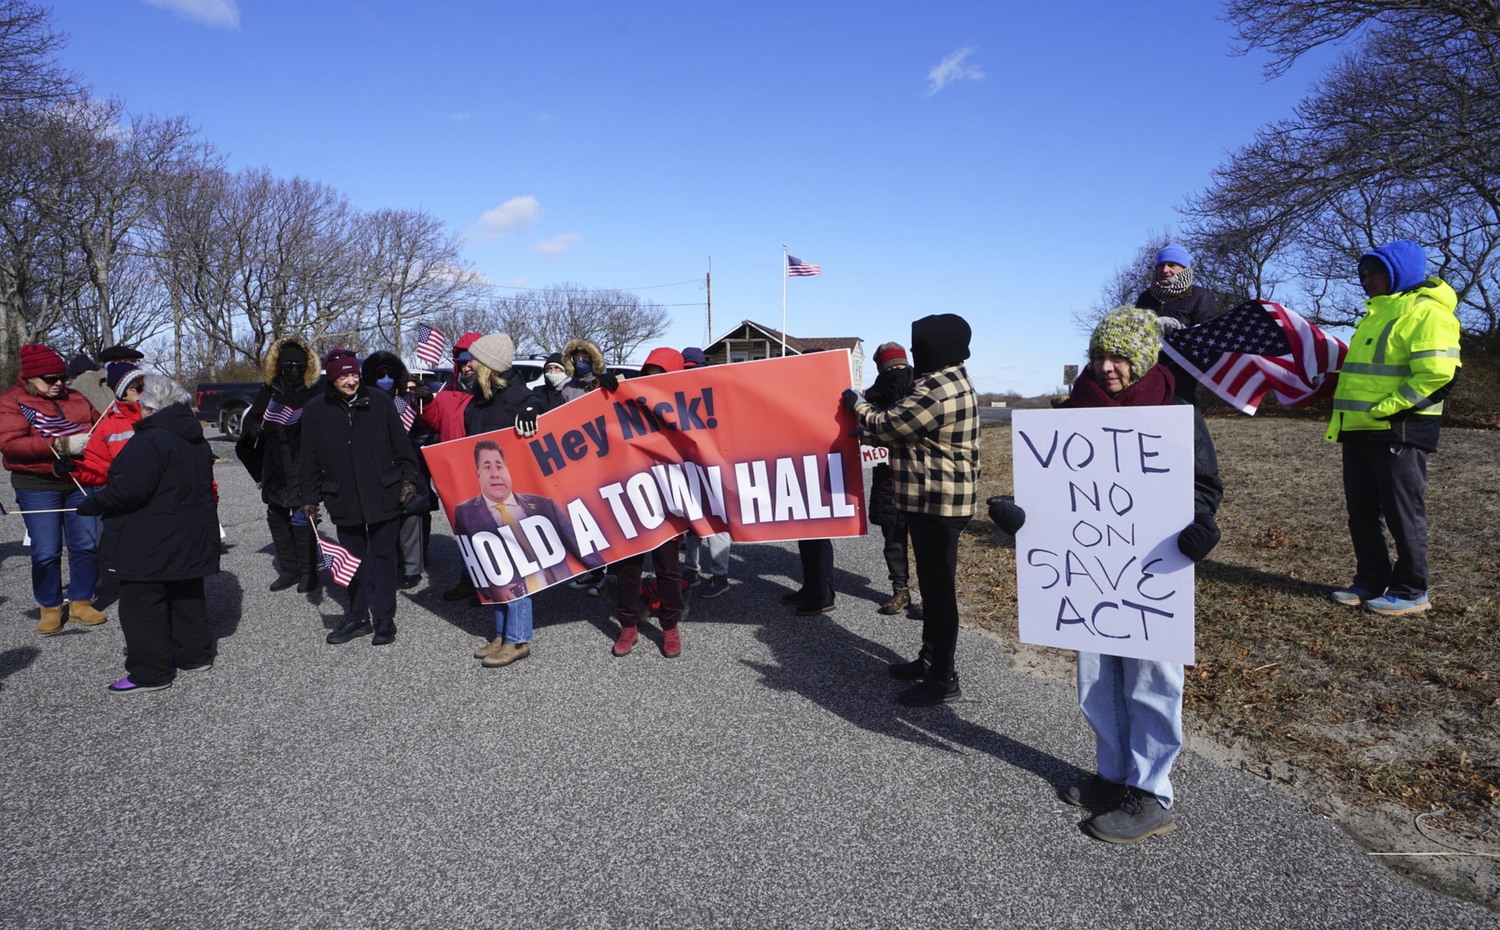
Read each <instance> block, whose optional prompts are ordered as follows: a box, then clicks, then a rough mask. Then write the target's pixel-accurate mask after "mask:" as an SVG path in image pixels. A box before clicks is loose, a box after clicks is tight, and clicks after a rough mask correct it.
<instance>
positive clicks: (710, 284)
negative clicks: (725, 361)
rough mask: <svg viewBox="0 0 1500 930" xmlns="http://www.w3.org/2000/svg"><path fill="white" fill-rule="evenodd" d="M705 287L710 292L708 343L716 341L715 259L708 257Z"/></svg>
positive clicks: (704, 278)
mask: <svg viewBox="0 0 1500 930" xmlns="http://www.w3.org/2000/svg"><path fill="white" fill-rule="evenodd" d="M703 286H704V288H705V289H706V290H707V291H708V341H709V342H710V343H712V342H713V341H714V259H713V256H712V255H710V256H709V257H708V271H707V272H706V273H705V274H704V275H703Z"/></svg>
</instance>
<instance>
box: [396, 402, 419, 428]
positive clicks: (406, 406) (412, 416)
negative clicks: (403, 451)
mask: <svg viewBox="0 0 1500 930" xmlns="http://www.w3.org/2000/svg"><path fill="white" fill-rule="evenodd" d="M391 399H392V400H394V401H395V402H396V413H397V414H399V415H400V417H401V425H402V427H404V428H405V429H406V431H407V432H408V433H409V432H411V425H412V424H413V423H415V422H417V408H416V407H413V406H412V405H411V404H410V403H408V402H407V400H406V398H404V397H400V396H397V397H393V398H391Z"/></svg>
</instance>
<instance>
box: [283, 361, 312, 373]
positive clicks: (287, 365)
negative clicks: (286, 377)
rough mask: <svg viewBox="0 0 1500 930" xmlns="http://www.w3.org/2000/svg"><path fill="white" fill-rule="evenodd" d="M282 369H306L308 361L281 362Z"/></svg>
mask: <svg viewBox="0 0 1500 930" xmlns="http://www.w3.org/2000/svg"><path fill="white" fill-rule="evenodd" d="M281 370H282V371H306V370H307V363H306V362H282V363H281Z"/></svg>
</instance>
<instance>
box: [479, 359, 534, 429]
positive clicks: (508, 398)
mask: <svg viewBox="0 0 1500 930" xmlns="http://www.w3.org/2000/svg"><path fill="white" fill-rule="evenodd" d="M501 380H502V381H503V382H504V384H505V386H504V387H501V388H498V389H497V390H495V391H494V392H493V393H491V394H490V396H489V397H485V396H484V395H483V394H481V393H479V392H478V389H476V390H475V393H474V399H473V400H471V401H469V405H468V406H467V407H465V408H464V435H465V436H478V435H479V434H480V433H489V432H493V431H494V430H497V429H510V428H511V427H513V426H515V425H516V414H517V413H520V412H521V408H523V407H525V406H526V405H527V404H537V405H540V404H541V400H540V399H539V398H538V397H537V396H536V395H535V394H533V393H532V391H531V388H528V387H527V386H526V384H525V382H523V381H522V380H521V379H520V377H519V376H518V375H517V374H516V372H514V371H508V372H506V373H505V375H504V376H503V377H502V378H501Z"/></svg>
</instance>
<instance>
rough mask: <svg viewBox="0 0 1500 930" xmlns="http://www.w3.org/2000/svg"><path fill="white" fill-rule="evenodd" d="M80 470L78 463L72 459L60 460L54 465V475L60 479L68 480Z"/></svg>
mask: <svg viewBox="0 0 1500 930" xmlns="http://www.w3.org/2000/svg"><path fill="white" fill-rule="evenodd" d="M77 470H78V463H77V462H75V461H73V460H72V459H58V460H57V461H55V462H53V463H52V474H53V475H54V476H55V477H58V478H66V477H68V476H69V475H71V474H72V473H73V472H75V471H77Z"/></svg>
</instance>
